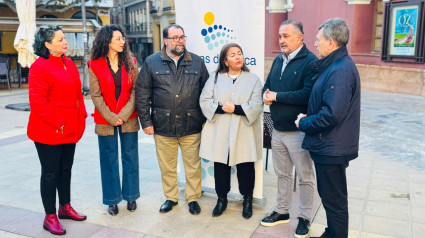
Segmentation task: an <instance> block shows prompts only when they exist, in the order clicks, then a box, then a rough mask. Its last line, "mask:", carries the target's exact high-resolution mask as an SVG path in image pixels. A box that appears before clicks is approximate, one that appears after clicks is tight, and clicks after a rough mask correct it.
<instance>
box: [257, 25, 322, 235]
mask: <svg viewBox="0 0 425 238" xmlns="http://www.w3.org/2000/svg"><path fill="white" fill-rule="evenodd" d="M303 38H304V32H303V25H302V23H301V22H300V21H298V20H287V21H284V22H283V23H282V24H281V26H280V28H279V45H280V48H281V50H282V52H283V53H282V54H281V55H279V56H278V57H276V59H275V60H274V62H273V65H272V68H271V70H270V73H269V76H268V77H267V81H266V83H265V84H264V88H263V92H264V94H263V101H264V103H265V104H266V105H270V113H271V118H272V120H273V127H274V128H273V133H272V153H273V167H274V170H275V173H276V175H277V178H278V191H277V204H276V207H275V208H274V210H273V212H272V213H271V214H270V215H268V216H267V217H265V218H264V219H263V220H262V221H261V225H263V226H274V225H277V224H282V223H288V222H289V209H290V206H291V200H292V176H293V175H292V174H293V173H292V170H293V167H294V166H295V170H296V172H297V174H298V176H299V187H300V205H299V214H298V220H299V221H298V226H297V229H296V230H295V237H297V238H304V237H307V236H308V232H309V229H310V221H311V219H312V217H313V212H312V209H313V201H314V189H315V177H314V170H313V161H312V160H311V158H310V155H309V153H308V151H307V150H304V149H302V148H301V144H302V141H303V139H304V132H301V131H300V130H299V129H298V128H297V127H296V126H295V125H294V120H295V119H296V118H297V115H298V114H299V113H305V112H307V102H308V98H309V97H310V92H311V88H312V86H313V81H312V80H311V79H312V77H313V74H312V72H311V70H310V69H309V67H308V66H309V65H310V64H311V63H312V62H314V61H316V60H317V57H316V56H315V55H314V54H313V53H311V52H310V51H309V50H308V49H307V47H306V46H305V44H303Z"/></svg>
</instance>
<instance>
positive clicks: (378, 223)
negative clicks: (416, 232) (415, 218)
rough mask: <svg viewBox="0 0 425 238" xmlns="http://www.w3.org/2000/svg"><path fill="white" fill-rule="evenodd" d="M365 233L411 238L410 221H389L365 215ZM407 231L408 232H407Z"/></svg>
mask: <svg viewBox="0 0 425 238" xmlns="http://www.w3.org/2000/svg"><path fill="white" fill-rule="evenodd" d="M363 231H364V232H368V233H375V234H380V235H386V236H391V237H397V238H404V237H406V238H407V237H411V234H410V226H409V221H408V220H401V219H400V220H398V219H397V218H395V219H388V218H383V217H377V216H373V215H365V216H364V219H363ZM406 231H407V232H406Z"/></svg>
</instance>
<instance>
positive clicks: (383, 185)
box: [370, 178, 409, 193]
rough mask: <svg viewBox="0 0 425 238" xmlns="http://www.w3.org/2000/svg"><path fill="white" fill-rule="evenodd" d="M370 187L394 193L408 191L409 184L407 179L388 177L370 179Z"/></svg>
mask: <svg viewBox="0 0 425 238" xmlns="http://www.w3.org/2000/svg"><path fill="white" fill-rule="evenodd" d="M370 189H379V190H385V191H391V192H396V193H408V192H409V186H408V183H407V181H395V180H389V179H376V178H374V179H372V183H371V184H370Z"/></svg>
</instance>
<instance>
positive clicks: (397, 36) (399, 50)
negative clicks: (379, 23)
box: [382, 1, 425, 63]
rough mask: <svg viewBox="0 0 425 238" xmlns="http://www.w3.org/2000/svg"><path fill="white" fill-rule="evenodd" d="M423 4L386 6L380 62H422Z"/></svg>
mask: <svg viewBox="0 0 425 238" xmlns="http://www.w3.org/2000/svg"><path fill="white" fill-rule="evenodd" d="M424 2H425V1H409V2H389V3H387V4H386V6H385V17H384V35H383V36H384V39H383V45H382V46H383V47H382V60H384V61H402V62H409V61H410V62H413V63H423V62H424V52H423V51H424V41H425V37H424V25H425V24H424V18H425V13H424Z"/></svg>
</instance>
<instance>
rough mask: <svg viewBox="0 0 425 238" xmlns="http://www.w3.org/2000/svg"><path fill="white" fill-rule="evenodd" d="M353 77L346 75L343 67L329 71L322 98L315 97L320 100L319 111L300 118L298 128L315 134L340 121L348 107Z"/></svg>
mask: <svg viewBox="0 0 425 238" xmlns="http://www.w3.org/2000/svg"><path fill="white" fill-rule="evenodd" d="M353 78H354V77H353V75H347V73H346V72H345V71H344V70H343V69H339V70H338V69H337V70H335V71H333V72H331V73H330V75H329V76H328V79H327V82H326V83H325V84H324V85H325V86H324V89H323V96H322V98H321V99H315V100H321V102H322V105H321V108H320V110H319V112H318V113H317V114H315V115H308V116H307V117H305V118H303V119H301V120H300V129H301V130H302V131H304V132H305V133H306V134H317V133H321V132H324V131H328V130H330V129H332V128H333V127H334V126H335V125H337V124H338V123H340V121H341V120H342V119H343V118H344V117H345V116H346V114H347V112H348V109H349V107H350V100H351V98H352V92H353V87H354V84H353ZM318 90H319V89H318ZM319 95H320V94H319Z"/></svg>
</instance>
